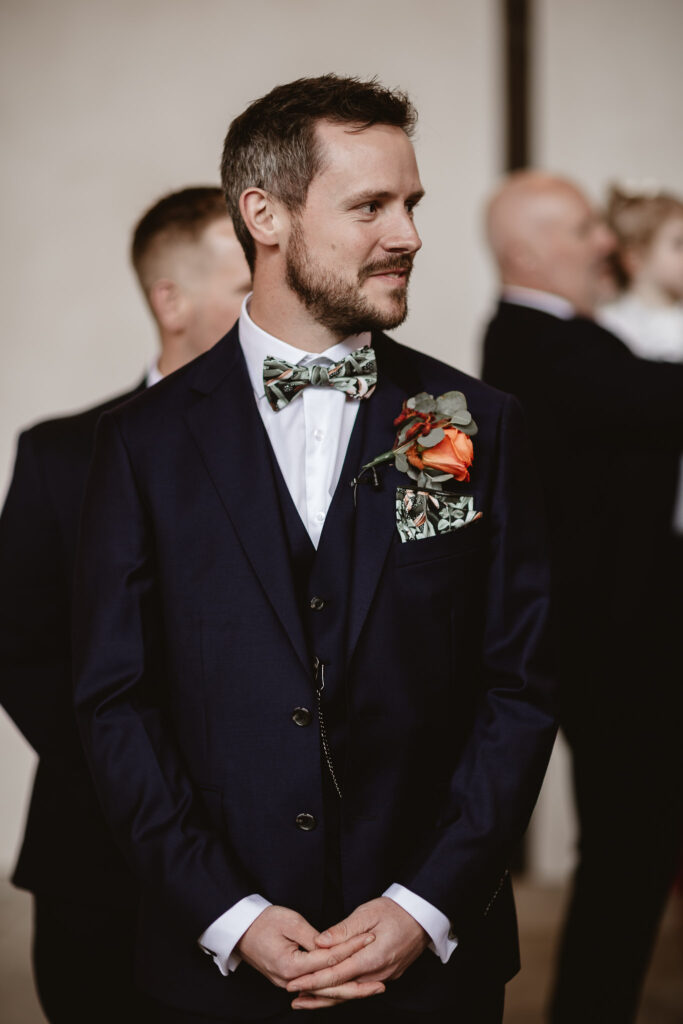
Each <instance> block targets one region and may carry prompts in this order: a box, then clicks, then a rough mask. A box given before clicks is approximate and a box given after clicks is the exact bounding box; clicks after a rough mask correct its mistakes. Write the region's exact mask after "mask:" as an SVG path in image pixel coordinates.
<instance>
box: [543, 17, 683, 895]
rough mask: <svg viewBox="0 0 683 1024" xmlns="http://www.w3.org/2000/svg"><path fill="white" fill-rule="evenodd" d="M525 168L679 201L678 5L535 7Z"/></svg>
mask: <svg viewBox="0 0 683 1024" xmlns="http://www.w3.org/2000/svg"><path fill="white" fill-rule="evenodd" d="M534 31H535V63H534V67H533V80H534V82H535V90H534V102H533V117H532V121H533V129H534V136H535V145H534V153H533V161H534V162H535V163H536V164H537V165H538V166H541V167H545V168H547V169H548V170H553V171H557V172H561V173H563V174H566V175H568V176H570V177H572V178H574V179H575V180H577V181H579V182H581V183H582V184H583V185H584V186H585V187H586V188H587V189H588V191H589V192H590V194H591V195H592V196H593V198H594V199H595V200H597V201H599V202H602V201H603V200H604V198H605V196H606V190H607V186H608V185H609V183H610V182H612V181H614V180H617V181H621V182H623V183H625V182H627V181H628V180H630V179H633V180H634V181H635V183H636V184H638V183H640V184H641V185H642V183H644V182H646V181H648V182H656V183H659V184H660V185H663V186H667V187H668V188H670V189H672V190H674V191H676V192H678V193H679V194H683V131H681V94H682V92H683V62H682V60H681V53H682V42H683V3H682V2H681V0H651V2H650V3H649V4H645V3H643V2H642V0H571V3H569V2H567V0H535V19H534ZM569 771H570V761H569V755H568V752H567V748H566V745H565V744H564V743H563V742H562V740H561V739H560V740H559V741H558V744H557V745H556V748H555V752H554V754H553V758H552V760H551V763H550V768H549V770H548V775H547V777H546V782H545V785H544V788H543V791H542V793H541V797H540V800H539V804H538V807H537V809H536V813H535V818H534V823H533V824H534V827H533V828H532V830H531V832H530V846H531V859H532V862H533V864H534V869H535V874H536V876H537V877H538V878H541V879H544V880H546V881H557V880H559V879H561V878H562V877H564V876H565V875H566V872H567V871H568V870H569V869H570V868H571V866H572V864H573V862H574V848H573V840H574V835H575V821H574V815H573V808H572V806H571V801H570V799H569V796H568V792H569Z"/></svg>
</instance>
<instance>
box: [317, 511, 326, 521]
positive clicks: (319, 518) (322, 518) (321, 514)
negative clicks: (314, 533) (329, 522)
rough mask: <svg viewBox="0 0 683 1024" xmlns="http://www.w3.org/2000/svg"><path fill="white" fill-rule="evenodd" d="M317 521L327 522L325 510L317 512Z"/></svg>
mask: <svg viewBox="0 0 683 1024" xmlns="http://www.w3.org/2000/svg"><path fill="white" fill-rule="evenodd" d="M315 521H316V523H324V522H325V513H324V512H316V515H315Z"/></svg>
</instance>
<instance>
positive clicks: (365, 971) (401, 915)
mask: <svg viewBox="0 0 683 1024" xmlns="http://www.w3.org/2000/svg"><path fill="white" fill-rule="evenodd" d="M364 932H372V933H373V934H374V936H375V941H374V942H373V943H372V944H371V945H369V946H367V947H364V948H363V949H361V950H359V951H358V952H357V953H354V954H353V955H352V956H349V957H347V959H345V960H342V961H341V962H340V963H338V964H333V965H332V966H330V967H324V968H322V969H321V970H319V971H315V972H314V973H312V974H304V975H302V976H301V977H300V978H294V979H293V980H292V981H290V982H289V983H288V985H287V989H288V991H289V992H298V993H299V995H297V997H296V998H295V999H294V1000H293V1002H292V1006H293V1007H294V1008H295V1009H298V1010H317V1009H320V1008H321V1007H324V1006H335V1005H336V1004H337V1003H340V1002H345V1001H347V1000H349V999H358V998H363V997H365V996H367V994H368V990H367V983H368V982H382V983H383V982H386V981H393V980H394V979H395V978H400V976H401V975H402V974H403V972H404V971H405V969H406V968H407V967H409V966H410V965H411V964H412V962H413V961H414V960H416V959H417V957H418V956H419V955H420V953H421V952H422V951H423V950H424V949H425V948H426V946H427V944H428V943H429V936H428V935H427V933H426V931H425V930H424V928H423V927H422V926H421V925H419V924H418V923H417V921H416V920H415V918H414V917H411V915H410V914H409V913H408V912H407V911H406V910H404V909H403V908H402V907H399V905H398V903H394V901H393V900H391V899H389V898H388V897H386V896H381V897H380V898H379V899H376V900H370V902H369V903H363V904H362V905H361V906H360V907H358V908H357V909H356V910H354V911H353V913H352V914H350V915H349V917H347V918H345V919H344V920H343V921H340V922H339V924H335V925H334V926H333V927H332V928H328V929H327V930H326V931H324V932H323V933H322V934H321V935H319V936H318V937H317V938H316V946H318V947H319V948H321V949H329V950H330V955H331V958H333V957H334V947H335V946H337V945H338V944H339V943H341V942H346V941H347V940H348V939H350V938H352V937H353V936H356V935H360V934H362V933H364ZM380 991H381V990H380Z"/></svg>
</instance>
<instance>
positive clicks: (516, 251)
mask: <svg viewBox="0 0 683 1024" xmlns="http://www.w3.org/2000/svg"><path fill="white" fill-rule="evenodd" d="M505 255H506V258H507V263H508V266H510V267H513V268H514V269H515V270H521V271H523V272H525V273H534V272H535V271H536V270H538V267H539V265H540V264H541V263H542V262H543V261H542V259H541V258H540V254H539V253H538V251H537V249H536V246H535V245H534V244H533V243H532V242H531V240H530V239H517V240H515V241H512V242H510V243H509V244H508V247H507V251H506V253H505Z"/></svg>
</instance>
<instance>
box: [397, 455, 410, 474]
mask: <svg viewBox="0 0 683 1024" xmlns="http://www.w3.org/2000/svg"><path fill="white" fill-rule="evenodd" d="M394 465H395V466H396V469H397V470H398V471H399V473H407V472H408V467H409V465H410V463H409V462H408V460H407V458H406V457H405V455H404V454H403V452H399V454H398V455H397V456H396V458H395V460H394Z"/></svg>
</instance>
